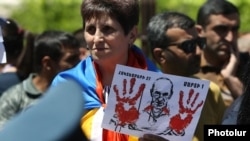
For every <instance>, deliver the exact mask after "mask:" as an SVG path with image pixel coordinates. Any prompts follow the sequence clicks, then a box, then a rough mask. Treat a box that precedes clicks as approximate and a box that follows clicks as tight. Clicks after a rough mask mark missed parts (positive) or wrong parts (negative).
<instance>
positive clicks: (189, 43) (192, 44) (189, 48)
mask: <svg viewBox="0 0 250 141" xmlns="http://www.w3.org/2000/svg"><path fill="white" fill-rule="evenodd" d="M196 45H198V46H199V48H200V49H204V48H205V47H206V38H201V37H198V38H196V39H192V40H186V41H184V42H182V43H172V44H169V45H168V46H178V48H180V49H181V50H183V51H184V52H185V53H194V52H195V51H196Z"/></svg>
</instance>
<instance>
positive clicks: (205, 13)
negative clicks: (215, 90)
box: [197, 0, 243, 106]
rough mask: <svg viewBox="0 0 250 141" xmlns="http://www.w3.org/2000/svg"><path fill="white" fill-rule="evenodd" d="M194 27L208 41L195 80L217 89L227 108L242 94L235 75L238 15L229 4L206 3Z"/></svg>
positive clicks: (219, 2)
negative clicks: (207, 81)
mask: <svg viewBox="0 0 250 141" xmlns="http://www.w3.org/2000/svg"><path fill="white" fill-rule="evenodd" d="M197 24H198V25H199V26H198V29H199V34H200V36H201V37H206V38H207V46H206V47H205V48H204V49H203V53H202V60H201V70H200V72H199V73H198V74H197V76H198V77H200V78H205V79H208V80H210V81H212V82H214V83H216V84H217V85H219V87H220V90H221V92H222V97H223V100H224V102H225V104H226V106H229V105H230V104H231V103H232V102H233V101H234V99H236V98H237V97H238V96H239V95H241V94H242V92H243V84H242V82H241V81H240V79H239V78H238V77H236V75H235V73H236V71H237V68H238V64H239V52H238V48H237V38H238V29H239V27H240V13H239V11H238V9H237V8H236V7H235V6H234V5H233V4H232V3H230V2H229V1H226V0H220V1H218V0H209V1H207V2H205V3H204V4H203V5H202V6H201V7H200V9H199V11H198V16H197Z"/></svg>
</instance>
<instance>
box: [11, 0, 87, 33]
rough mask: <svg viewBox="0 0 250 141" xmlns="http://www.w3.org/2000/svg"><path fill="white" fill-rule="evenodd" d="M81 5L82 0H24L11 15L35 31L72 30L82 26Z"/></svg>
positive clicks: (23, 25) (28, 28)
mask: <svg viewBox="0 0 250 141" xmlns="http://www.w3.org/2000/svg"><path fill="white" fill-rule="evenodd" d="M80 5H81V0H23V3H22V5H20V6H19V7H17V8H16V9H15V10H14V11H13V13H12V16H11V17H12V18H14V19H16V20H17V21H18V22H19V23H20V25H21V26H22V27H23V28H25V29H27V30H29V31H32V32H35V33H40V32H42V31H44V30H46V29H57V30H64V31H68V32H72V31H74V30H76V29H78V28H81V27H82V20H81V16H80Z"/></svg>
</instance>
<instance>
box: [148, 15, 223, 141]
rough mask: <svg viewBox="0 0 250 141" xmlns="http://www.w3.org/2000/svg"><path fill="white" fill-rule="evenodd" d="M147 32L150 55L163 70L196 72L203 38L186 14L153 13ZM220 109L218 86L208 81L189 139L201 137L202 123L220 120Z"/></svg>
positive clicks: (197, 140) (199, 140)
mask: <svg viewBox="0 0 250 141" xmlns="http://www.w3.org/2000/svg"><path fill="white" fill-rule="evenodd" d="M147 35H148V36H147V37H148V41H149V46H150V48H151V53H152V57H153V58H154V60H155V62H156V63H157V64H158V65H159V66H160V68H161V70H162V72H163V73H167V74H173V75H179V76H185V77H194V76H193V75H194V74H196V73H198V72H199V70H200V61H201V53H202V50H203V49H204V48H205V47H206V39H205V38H201V37H199V36H198V32H197V29H196V26H195V22H194V21H193V20H192V19H191V18H190V17H188V16H186V15H184V14H182V13H178V12H164V13H160V14H157V15H155V16H154V17H152V18H151V20H150V22H149V24H148V27H147ZM224 111H225V104H224V102H223V100H222V96H221V94H220V89H219V87H218V86H217V85H216V84H215V83H210V89H209V91H208V94H207V98H206V101H205V104H204V107H203V110H202V113H201V116H200V119H199V122H198V125H197V127H196V131H195V135H194V138H193V141H203V137H204V136H203V134H204V133H203V125H205V124H220V123H221V120H222V116H223V113H224Z"/></svg>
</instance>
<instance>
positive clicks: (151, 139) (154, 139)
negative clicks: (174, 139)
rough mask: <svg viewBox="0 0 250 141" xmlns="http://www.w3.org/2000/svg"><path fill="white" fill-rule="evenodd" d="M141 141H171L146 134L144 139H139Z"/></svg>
mask: <svg viewBox="0 0 250 141" xmlns="http://www.w3.org/2000/svg"><path fill="white" fill-rule="evenodd" d="M139 141H169V140H168V139H165V138H163V137H161V136H158V135H153V134H144V135H143V136H142V137H140V138H139Z"/></svg>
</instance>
